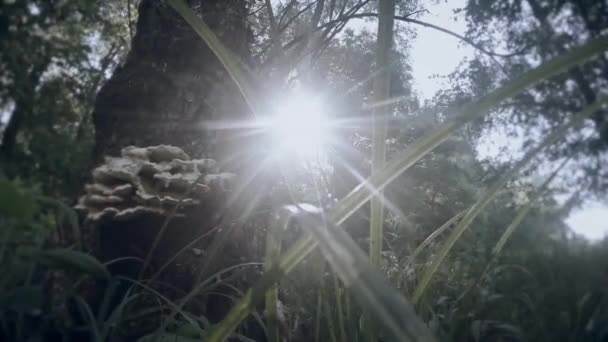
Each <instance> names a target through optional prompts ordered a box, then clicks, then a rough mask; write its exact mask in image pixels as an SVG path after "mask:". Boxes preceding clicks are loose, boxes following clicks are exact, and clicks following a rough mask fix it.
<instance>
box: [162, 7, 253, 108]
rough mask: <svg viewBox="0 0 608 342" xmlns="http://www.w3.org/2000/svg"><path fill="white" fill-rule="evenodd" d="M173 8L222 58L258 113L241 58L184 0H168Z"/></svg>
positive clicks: (249, 103)
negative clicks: (227, 46) (223, 42)
mask: <svg viewBox="0 0 608 342" xmlns="http://www.w3.org/2000/svg"><path fill="white" fill-rule="evenodd" d="M167 2H168V3H169V5H170V6H171V7H173V9H174V10H175V11H176V12H177V13H179V14H180V15H181V16H182V17H183V18H184V20H186V22H187V23H188V24H189V25H190V26H192V28H193V29H194V31H195V32H196V33H197V34H198V35H199V36H200V37H201V39H203V41H204V42H205V43H206V44H207V46H208V47H209V49H211V51H213V53H214V54H215V56H216V57H217V58H218V59H219V60H220V62H221V63H222V65H224V68H226V71H227V72H228V74H229V75H230V78H232V80H233V81H234V83H236V85H237V87H238V88H239V91H240V92H241V94H242V95H243V97H244V98H245V101H246V102H247V104H248V105H249V108H250V109H251V110H252V111H253V113H254V114H255V113H258V112H259V110H260V105H259V104H258V101H257V97H256V95H255V92H254V88H253V86H252V84H251V82H250V81H249V77H248V75H247V73H246V71H245V70H244V68H243V67H242V64H241V63H240V62H239V60H238V59H237V58H236V57H235V56H234V54H232V52H230V51H229V50H228V49H227V48H226V46H224V44H222V42H220V40H219V39H218V38H217V36H216V35H215V33H213V31H212V30H211V29H210V28H209V26H207V24H205V22H204V21H203V19H201V18H200V17H198V16H197V15H196V13H194V11H192V9H191V8H190V7H189V6H188V4H186V3H185V2H184V1H183V0H168V1H167Z"/></svg>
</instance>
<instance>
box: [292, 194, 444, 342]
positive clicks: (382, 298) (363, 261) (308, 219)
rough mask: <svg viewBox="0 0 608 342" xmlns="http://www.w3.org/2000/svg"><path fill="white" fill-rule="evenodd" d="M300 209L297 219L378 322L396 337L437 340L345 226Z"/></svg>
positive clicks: (389, 334)
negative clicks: (333, 223)
mask: <svg viewBox="0 0 608 342" xmlns="http://www.w3.org/2000/svg"><path fill="white" fill-rule="evenodd" d="M298 209H299V213H298V215H297V216H296V220H298V222H299V223H300V225H301V226H303V227H306V230H307V231H310V233H311V235H313V236H314V238H315V240H316V241H317V242H318V243H319V246H320V247H321V251H322V252H323V255H324V256H325V258H326V259H327V261H328V262H329V264H330V265H331V267H332V269H333V271H334V273H335V274H336V275H337V276H338V277H340V280H341V281H342V283H343V284H344V286H345V287H346V288H348V289H349V290H350V291H352V293H353V294H354V297H355V299H356V300H357V301H358V302H359V304H360V305H361V306H362V307H363V308H364V309H366V311H367V312H368V313H369V314H370V316H371V317H372V318H374V323H375V324H376V325H377V326H383V327H384V331H385V332H386V334H387V335H388V336H390V337H391V339H392V340H394V341H435V338H434V337H433V335H432V334H431V332H430V330H429V329H428V327H427V326H426V325H425V324H424V322H422V320H420V318H418V317H417V316H416V313H415V312H414V308H413V307H412V306H411V305H410V304H409V303H408V302H407V301H406V300H405V298H404V297H403V296H401V294H399V292H398V291H397V290H395V289H394V288H392V287H391V286H390V285H389V284H388V283H387V282H386V280H385V279H384V276H383V275H382V274H381V273H380V271H379V270H378V269H377V268H376V267H375V266H374V265H372V264H371V263H370V262H369V260H368V258H367V257H366V256H365V254H364V253H363V251H362V250H361V248H360V247H359V246H358V245H357V243H356V242H355V241H354V240H353V239H352V238H351V237H350V236H349V235H348V234H347V233H346V232H345V231H344V230H343V229H340V228H338V227H336V226H331V225H330V226H326V225H325V224H324V222H323V216H322V212H321V211H319V210H317V209H316V208H314V207H312V206H304V205H302V206H298Z"/></svg>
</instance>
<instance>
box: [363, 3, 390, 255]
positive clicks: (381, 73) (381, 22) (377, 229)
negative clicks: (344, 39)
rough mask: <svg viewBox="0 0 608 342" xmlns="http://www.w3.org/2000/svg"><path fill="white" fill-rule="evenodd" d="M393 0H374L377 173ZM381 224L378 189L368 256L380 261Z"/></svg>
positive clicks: (382, 152) (382, 159)
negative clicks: (376, 24)
mask: <svg viewBox="0 0 608 342" xmlns="http://www.w3.org/2000/svg"><path fill="white" fill-rule="evenodd" d="M394 7H395V5H394V3H393V0H380V2H379V4H378V10H379V14H378V34H377V36H378V40H377V47H376V67H375V68H376V70H375V71H374V74H375V76H374V104H376V105H375V106H374V107H373V109H372V147H373V149H372V175H375V174H376V173H378V171H379V170H381V169H382V168H383V167H384V164H385V163H386V135H387V128H388V117H389V115H390V114H391V113H390V112H391V106H390V105H389V104H387V103H386V102H387V101H386V99H388V98H389V96H390V87H391V73H390V69H389V67H388V65H389V64H390V52H391V45H392V40H393V13H394V12H395V8H394ZM383 225H384V204H383V202H382V192H381V190H378V194H376V196H374V197H373V198H372V201H371V206H370V220H369V259H370V261H371V262H372V263H373V264H376V265H378V264H380V261H381V255H382V236H383V233H382V228H383Z"/></svg>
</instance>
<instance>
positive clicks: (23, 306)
mask: <svg viewBox="0 0 608 342" xmlns="http://www.w3.org/2000/svg"><path fill="white" fill-rule="evenodd" d="M43 304H44V292H43V289H42V286H22V287H18V288H16V289H14V290H12V291H10V292H9V293H8V294H6V295H5V296H3V297H2V298H0V307H2V308H3V309H4V310H11V311H15V312H17V313H21V314H34V313H36V312H40V309H41V308H42V305H43Z"/></svg>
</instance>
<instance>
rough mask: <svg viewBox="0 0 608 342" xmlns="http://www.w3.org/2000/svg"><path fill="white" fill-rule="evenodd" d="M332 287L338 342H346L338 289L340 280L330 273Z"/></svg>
mask: <svg viewBox="0 0 608 342" xmlns="http://www.w3.org/2000/svg"><path fill="white" fill-rule="evenodd" d="M332 278H333V285H334V296H335V300H336V311H337V315H336V316H338V332H339V333H340V338H339V339H338V340H339V341H340V342H346V339H347V337H346V326H345V325H344V316H345V315H346V313H345V312H344V307H343V305H342V288H341V287H340V280H339V279H338V277H337V276H336V274H335V273H332Z"/></svg>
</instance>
